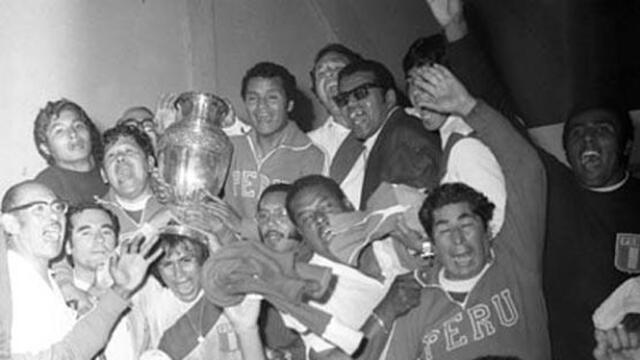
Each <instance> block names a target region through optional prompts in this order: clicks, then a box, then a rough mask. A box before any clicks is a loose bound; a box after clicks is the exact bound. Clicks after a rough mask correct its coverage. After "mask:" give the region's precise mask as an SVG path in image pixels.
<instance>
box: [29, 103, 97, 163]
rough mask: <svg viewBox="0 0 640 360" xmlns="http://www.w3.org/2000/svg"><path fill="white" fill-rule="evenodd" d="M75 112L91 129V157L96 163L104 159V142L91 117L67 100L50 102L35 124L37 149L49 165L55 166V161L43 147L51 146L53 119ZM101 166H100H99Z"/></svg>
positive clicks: (34, 131)
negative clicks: (50, 136) (49, 130)
mask: <svg viewBox="0 0 640 360" xmlns="http://www.w3.org/2000/svg"><path fill="white" fill-rule="evenodd" d="M65 110H67V111H73V112H75V113H76V114H77V115H78V117H79V118H80V120H81V121H82V122H83V123H84V124H85V125H86V126H87V129H89V138H90V140H91V155H92V156H93V159H94V160H95V161H99V160H100V159H102V151H103V148H102V141H101V138H100V131H99V130H98V127H96V124H94V123H93V121H92V120H91V118H89V115H87V113H86V112H85V111H84V109H82V108H81V107H80V105H78V104H76V103H74V102H72V101H70V100H67V99H64V98H63V99H60V100H57V101H49V102H47V104H46V105H45V107H44V108H42V109H40V111H39V112H38V115H37V116H36V119H35V120H34V122H33V140H34V142H35V144H36V149H37V150H38V153H39V154H40V156H42V157H43V158H44V159H45V160H46V161H47V164H49V165H55V159H54V158H53V156H52V155H51V154H50V153H47V152H45V151H43V150H42V149H41V145H45V146H47V147H48V146H49V143H48V140H47V129H48V128H49V125H50V124H51V121H53V119H55V118H57V117H58V116H60V113H62V112H63V111H65ZM97 165H98V166H99V164H97Z"/></svg>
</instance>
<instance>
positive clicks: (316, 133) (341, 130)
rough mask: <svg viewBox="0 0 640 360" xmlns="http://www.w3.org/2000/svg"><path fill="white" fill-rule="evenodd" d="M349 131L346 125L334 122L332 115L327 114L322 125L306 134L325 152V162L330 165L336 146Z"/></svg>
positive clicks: (336, 149) (337, 146) (338, 145)
mask: <svg viewBox="0 0 640 360" xmlns="http://www.w3.org/2000/svg"><path fill="white" fill-rule="evenodd" d="M350 131H351V130H349V128H347V127H346V126H344V125H342V124H340V123H338V122H336V121H335V119H334V118H333V116H329V117H328V118H327V120H326V121H325V122H324V124H322V126H320V127H319V128H317V129H315V130H312V131H309V132H308V133H307V136H308V137H309V138H310V139H311V141H313V143H314V144H316V145H318V147H319V148H320V149H321V150H323V151H324V152H325V159H326V160H327V164H328V165H331V161H332V160H333V157H334V156H335V154H336V152H337V151H338V148H340V145H341V144H342V142H343V141H344V139H345V138H346V137H347V135H349V132H350ZM327 168H328V166H327Z"/></svg>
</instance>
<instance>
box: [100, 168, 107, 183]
mask: <svg viewBox="0 0 640 360" xmlns="http://www.w3.org/2000/svg"><path fill="white" fill-rule="evenodd" d="M100 177H101V178H102V182H104V183H105V184H108V183H109V178H107V173H106V172H105V171H104V168H102V167H100Z"/></svg>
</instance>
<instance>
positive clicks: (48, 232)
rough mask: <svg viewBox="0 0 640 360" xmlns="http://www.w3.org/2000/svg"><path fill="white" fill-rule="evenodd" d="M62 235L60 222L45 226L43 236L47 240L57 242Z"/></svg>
mask: <svg viewBox="0 0 640 360" xmlns="http://www.w3.org/2000/svg"><path fill="white" fill-rule="evenodd" d="M61 236H62V226H60V224H59V223H53V224H51V225H49V226H47V227H45V228H44V231H43V232H42V237H43V239H44V240H45V241H51V242H57V241H59V240H60V238H61Z"/></svg>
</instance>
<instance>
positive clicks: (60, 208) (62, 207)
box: [6, 200, 69, 214]
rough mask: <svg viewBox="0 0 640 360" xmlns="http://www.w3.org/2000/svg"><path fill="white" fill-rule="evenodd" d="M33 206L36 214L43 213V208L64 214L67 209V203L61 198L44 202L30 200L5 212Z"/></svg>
mask: <svg viewBox="0 0 640 360" xmlns="http://www.w3.org/2000/svg"><path fill="white" fill-rule="evenodd" d="M30 208H34V210H35V212H36V213H37V214H43V213H44V212H45V210H47V209H50V210H51V211H52V212H54V213H56V214H64V213H66V212H67V210H68V209H69V204H68V203H67V202H66V201H63V200H53V201H52V202H46V201H43V200H39V201H32V202H29V203H26V204H22V205H18V206H14V207H12V208H11V209H9V210H7V211H6V212H7V213H10V212H15V211H20V210H26V209H30Z"/></svg>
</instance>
